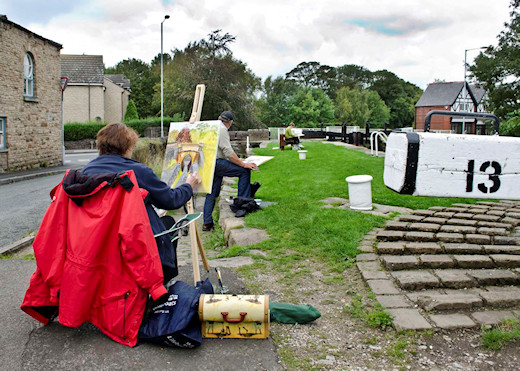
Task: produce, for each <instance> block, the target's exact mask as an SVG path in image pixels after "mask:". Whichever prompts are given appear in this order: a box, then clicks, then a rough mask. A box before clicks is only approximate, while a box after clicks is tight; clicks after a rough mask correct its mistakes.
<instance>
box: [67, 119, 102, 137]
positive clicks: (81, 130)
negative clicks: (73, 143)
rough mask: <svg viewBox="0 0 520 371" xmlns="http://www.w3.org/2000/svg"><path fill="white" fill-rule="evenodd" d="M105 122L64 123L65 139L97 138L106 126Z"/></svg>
mask: <svg viewBox="0 0 520 371" xmlns="http://www.w3.org/2000/svg"><path fill="white" fill-rule="evenodd" d="M105 125H106V123H104V122H83V123H81V122H69V123H68V124H65V125H64V131H65V134H64V135H65V140H67V141H68V140H83V139H96V134H97V132H98V131H99V130H101V129H102V128H103V126H105Z"/></svg>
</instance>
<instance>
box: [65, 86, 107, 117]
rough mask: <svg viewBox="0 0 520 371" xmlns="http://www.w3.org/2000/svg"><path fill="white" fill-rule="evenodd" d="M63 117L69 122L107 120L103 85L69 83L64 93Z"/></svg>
mask: <svg viewBox="0 0 520 371" xmlns="http://www.w3.org/2000/svg"><path fill="white" fill-rule="evenodd" d="M63 117H64V121H65V123H67V122H87V121H96V120H97V118H98V117H99V120H100V121H104V120H105V97H104V92H103V86H101V85H68V86H67V89H65V93H64V94H63Z"/></svg>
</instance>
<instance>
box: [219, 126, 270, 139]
mask: <svg viewBox="0 0 520 371" xmlns="http://www.w3.org/2000/svg"><path fill="white" fill-rule="evenodd" d="M248 136H249V141H250V142H253V141H262V140H269V130H268V129H249V130H247V131H230V132H229V138H230V139H231V140H232V141H233V140H238V141H245V140H246V138H247V137H248Z"/></svg>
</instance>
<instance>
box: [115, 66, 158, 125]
mask: <svg viewBox="0 0 520 371" xmlns="http://www.w3.org/2000/svg"><path fill="white" fill-rule="evenodd" d="M105 73H106V74H123V75H125V76H126V78H128V79H129V80H130V87H131V91H132V99H133V100H134V102H135V105H136V107H137V111H138V112H139V113H140V114H141V117H147V116H155V115H156V114H157V113H158V112H160V109H161V107H160V104H155V105H154V104H153V101H152V98H153V94H154V85H155V84H156V83H157V82H158V81H159V77H158V76H154V75H153V74H152V71H151V67H150V65H148V64H147V63H145V62H143V61H142V60H140V59H135V58H131V59H125V60H123V61H121V62H119V63H118V64H116V65H115V66H114V67H109V68H106V69H105Z"/></svg>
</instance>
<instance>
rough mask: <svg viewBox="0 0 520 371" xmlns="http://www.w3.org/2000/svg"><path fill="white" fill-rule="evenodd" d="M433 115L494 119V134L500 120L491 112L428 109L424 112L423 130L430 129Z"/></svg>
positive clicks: (496, 133) (496, 132) (496, 131)
mask: <svg viewBox="0 0 520 371" xmlns="http://www.w3.org/2000/svg"><path fill="white" fill-rule="evenodd" d="M434 115H438V116H450V117H471V118H477V119H487V120H493V121H494V125H493V129H494V131H495V135H498V129H499V126H500V120H499V119H498V117H497V116H495V115H493V114H492V113H486V112H451V111H430V112H428V113H427V114H426V117H425V118H424V131H425V132H429V131H430V125H431V120H432V116H434Z"/></svg>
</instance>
